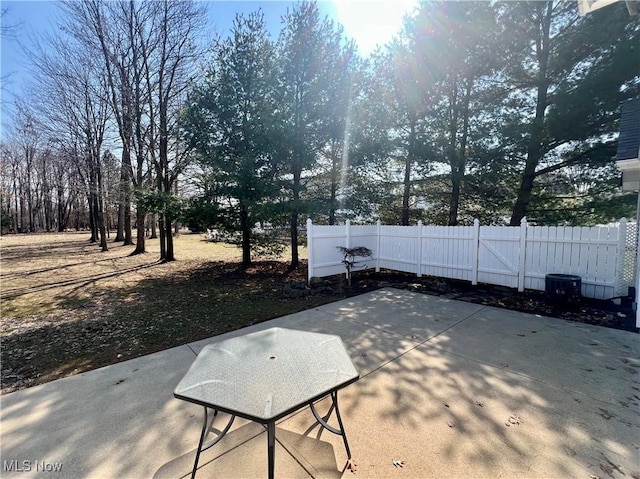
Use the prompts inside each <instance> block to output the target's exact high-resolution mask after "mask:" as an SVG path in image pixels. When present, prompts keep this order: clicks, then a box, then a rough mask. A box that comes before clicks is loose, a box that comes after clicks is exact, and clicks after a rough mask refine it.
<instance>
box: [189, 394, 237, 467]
mask: <svg viewBox="0 0 640 479" xmlns="http://www.w3.org/2000/svg"><path fill="white" fill-rule="evenodd" d="M209 411H213V414H210V413H209ZM217 415H218V410H217V409H210V408H208V407H206V406H205V408H204V423H203V425H202V432H201V433H200V442H199V443H198V450H197V451H196V460H195V461H194V462H193V470H192V471H191V479H194V478H195V477H196V471H197V470H198V461H199V460H200V453H201V452H202V451H206V450H207V449H209V448H210V447H213V446H215V445H216V444H217V443H218V441H220V439H222V438H223V437H224V435H225V434H226V433H227V432H228V431H229V429H230V428H231V425H232V424H233V420H234V419H235V418H236V417H235V416H231V418H230V419H229V422H228V423H227V425H226V426H225V428H224V429H223V430H222V431H219V430H217V429H213V428H212V426H213V420H214V419H215V418H216V416H217ZM212 431H213V432H217V433H218V437H216V438H215V439H214V440H212V441H211V442H209V443H207V444H205V443H204V441H205V439H206V438H207V436H208V435H209V433H210V432H212Z"/></svg>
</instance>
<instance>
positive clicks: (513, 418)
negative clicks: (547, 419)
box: [504, 414, 524, 426]
mask: <svg viewBox="0 0 640 479" xmlns="http://www.w3.org/2000/svg"><path fill="white" fill-rule="evenodd" d="M504 424H505V425H506V426H511V425H512V424H515V425H520V424H524V421H523V420H522V419H521V418H520V416H518V415H517V414H513V415H511V416H509V419H507V422H505V423H504Z"/></svg>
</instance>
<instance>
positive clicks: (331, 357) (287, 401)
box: [174, 328, 359, 479]
mask: <svg viewBox="0 0 640 479" xmlns="http://www.w3.org/2000/svg"><path fill="white" fill-rule="evenodd" d="M358 378H359V373H358V371H357V370H356V368H355V367H354V365H353V363H352V362H351V358H350V357H349V355H348V353H347V351H346V349H345V347H344V343H343V342H342V339H341V338H340V337H339V336H335V335H329V334H320V333H311V332H306V331H297V330H292V329H284V328H271V329H267V330H265V331H260V332H256V333H251V334H247V335H244V336H239V337H235V338H230V339H225V340H222V341H218V342H216V343H212V344H209V345H207V346H205V347H204V348H203V349H202V351H201V352H200V354H198V356H197V358H196V359H195V361H194V362H193V364H192V365H191V367H190V368H189V370H188V371H187V373H186V375H185V376H184V377H183V378H182V380H181V381H180V382H179V383H178V385H177V386H176V389H175V391H174V396H175V397H176V398H178V399H182V400H185V401H189V402H192V403H195V404H199V405H201V406H203V407H204V423H203V426H202V433H201V435H200V443H199V444H198V449H197V451H196V458H195V462H194V464H193V471H192V473H191V477H192V478H194V477H195V475H196V471H197V469H198V461H199V459H200V453H201V452H202V451H205V450H207V449H209V448H210V447H212V446H214V445H215V444H216V443H218V441H220V440H221V439H222V438H223V437H224V435H225V434H226V433H227V432H228V431H229V429H230V428H231V425H232V424H233V421H234V419H235V417H236V416H238V417H241V418H244V419H248V420H251V421H255V422H258V423H260V424H262V425H263V426H265V428H266V430H267V457H268V473H269V478H270V479H273V477H274V468H275V424H276V421H278V420H280V419H282V418H284V417H285V416H287V415H289V414H291V413H293V412H295V411H297V410H299V409H301V408H303V407H304V406H307V405H308V406H310V409H311V412H312V413H313V415H314V417H315V418H316V420H317V421H318V423H319V424H320V425H321V426H322V427H324V428H325V429H327V430H328V431H330V432H332V433H334V434H337V435H340V436H342V439H343V442H344V446H345V449H346V452H347V458H348V460H349V461H350V460H351V451H350V449H349V444H348V442H347V436H346V434H345V432H344V427H343V424H342V418H341V416H340V410H339V408H338V390H339V389H341V388H343V387H345V386H347V385H348V384H351V383H353V382H355V381H356V380H357V379H358ZM325 397H331V407H330V408H329V411H328V413H327V414H326V415H325V416H324V417H323V416H321V415H320V414H319V413H318V412H317V410H316V408H315V407H314V403H315V402H316V401H319V400H321V399H324V398H325ZM220 411H221V412H224V413H228V414H230V416H231V417H230V419H229V422H228V423H227V425H226V426H225V427H224V429H222V430H218V429H215V428H213V427H212V425H213V420H214V418H215V417H216V416H217V414H218V412H220ZM333 411H335V415H336V419H337V422H338V425H339V427H338V428H336V427H333V426H331V425H329V424H328V420H329V418H330V417H331V415H332V414H333ZM210 433H215V434H216V437H215V438H214V439H212V440H210V441H209V442H205V441H206V440H207V438H208V436H209V434H210Z"/></svg>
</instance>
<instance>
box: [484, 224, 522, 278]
mask: <svg viewBox="0 0 640 479" xmlns="http://www.w3.org/2000/svg"><path fill="white" fill-rule="evenodd" d="M520 234H521V228H520V227H518V226H513V227H504V226H502V227H501V226H481V227H480V234H479V238H478V282H479V283H489V284H497V285H501V286H507V287H509V288H518V282H519V270H520V268H519V264H520Z"/></svg>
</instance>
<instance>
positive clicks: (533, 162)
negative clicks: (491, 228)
mask: <svg viewBox="0 0 640 479" xmlns="http://www.w3.org/2000/svg"><path fill="white" fill-rule="evenodd" d="M542 8H543V6H541V10H540V14H541V15H542ZM546 9H547V10H546V12H544V18H542V19H541V21H540V33H539V35H540V36H539V37H538V39H537V42H536V55H537V61H538V75H537V78H536V85H537V88H536V93H537V96H536V114H535V118H534V120H533V123H532V124H531V130H530V137H529V143H528V145H527V159H526V162H525V167H524V173H523V175H522V181H521V183H520V189H519V190H518V197H517V199H516V202H515V204H514V205H513V212H512V214H511V221H510V222H509V224H510V225H511V226H518V225H519V224H520V221H521V220H522V218H524V217H525V216H526V215H527V213H528V211H529V202H530V201H531V192H532V191H533V183H534V180H535V178H536V168H537V167H538V164H539V163H540V160H541V159H542V157H543V156H544V150H543V146H542V142H543V137H544V119H545V113H546V109H547V101H548V95H549V91H548V90H549V79H548V78H547V69H548V63H549V48H550V45H549V30H550V27H551V16H552V13H553V2H547V4H546Z"/></svg>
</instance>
